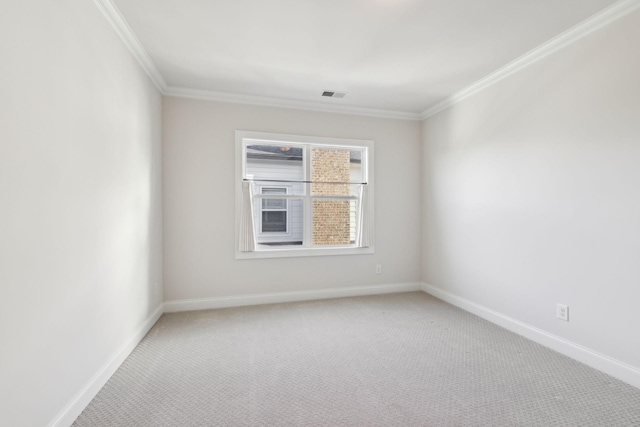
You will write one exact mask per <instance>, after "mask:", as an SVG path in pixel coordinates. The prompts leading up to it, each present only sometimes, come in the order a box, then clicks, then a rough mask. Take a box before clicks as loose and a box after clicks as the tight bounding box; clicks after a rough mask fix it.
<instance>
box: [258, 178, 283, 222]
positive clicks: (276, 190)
mask: <svg viewBox="0 0 640 427" xmlns="http://www.w3.org/2000/svg"><path fill="white" fill-rule="evenodd" d="M261 194H262V195H265V194H266V195H269V194H287V189H286V188H281V187H262V192H261ZM260 219H261V223H260V230H261V232H262V233H286V232H287V200H286V199H266V198H264V199H262V205H261V212H260Z"/></svg>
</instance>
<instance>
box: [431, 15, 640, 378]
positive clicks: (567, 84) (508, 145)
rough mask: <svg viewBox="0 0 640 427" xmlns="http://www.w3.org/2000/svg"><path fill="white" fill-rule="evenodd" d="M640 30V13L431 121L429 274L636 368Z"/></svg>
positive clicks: (455, 290) (453, 289)
mask: <svg viewBox="0 0 640 427" xmlns="http://www.w3.org/2000/svg"><path fill="white" fill-rule="evenodd" d="M639 40H640V13H639V12H634V13H633V14H632V15H629V16H626V17H624V18H622V19H621V20H620V21H618V22H616V23H614V24H613V25H610V26H608V27H606V28H604V29H601V30H599V31H597V32H596V33H593V34H591V35H589V36H587V37H586V38H584V39H582V40H580V41H579V42H577V43H575V44H573V45H571V46H569V47H567V48H565V49H563V50H561V51H559V52H557V53H555V54H553V55H551V56H549V57H547V58H545V59H543V60H541V61H539V62H537V63H535V64H534V65H533V66H530V67H528V68H526V69H524V70H522V71H520V72H518V73H517V74H514V75H512V76H510V77H508V78H507V79H505V80H502V81H501V82H500V83H498V84H496V85H494V86H492V87H490V88H488V89H486V90H484V91H482V92H480V93H478V94H477V95H475V96H473V97H471V98H468V99H467V100H465V101H463V102H461V103H459V104H456V105H455V106H453V107H452V108H450V109H448V110H445V111H443V112H441V113H440V114H438V115H436V116H434V117H431V118H429V119H427V120H426V121H425V122H424V124H423V140H424V144H423V145H424V150H423V155H424V158H423V175H424V176H423V182H424V199H423V201H424V204H423V214H424V220H423V233H424V234H423V253H422V260H423V278H424V280H425V281H426V282H428V283H430V284H431V285H433V286H436V287H438V288H440V289H442V290H445V291H446V292H449V293H452V294H454V295H457V296H460V297H463V298H466V299H469V300H471V301H473V302H475V303H477V304H480V305H482V306H485V307H487V308H489V309H491V310H495V311H497V312H499V313H502V314H504V315H507V316H510V317H512V318H515V319H517V320H519V321H521V322H525V323H527V324H529V325H531V326H534V327H536V328H540V329H542V330H544V331H547V332H550V333H552V334H555V335H557V336H560V337H562V338H564V339H567V340H570V341H573V342H574V343H577V344H579V345H581V346H584V347H587V348H588V349H591V350H595V351H596V352H599V353H602V354H604V355H606V356H608V357H611V358H614V359H617V360H619V361H622V362H624V363H626V364H629V365H631V366H634V367H636V368H640V334H639V333H638V325H640V310H639V309H638V303H639V302H640V101H639V100H640V84H639V76H640V55H639V54H638V52H639V51H640V44H639V42H638V41H639ZM558 302H559V303H564V304H568V305H569V307H570V322H569V323H566V322H563V321H561V320H557V319H556V318H555V309H556V303H558Z"/></svg>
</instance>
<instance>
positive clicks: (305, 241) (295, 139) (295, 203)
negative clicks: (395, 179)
mask: <svg viewBox="0 0 640 427" xmlns="http://www.w3.org/2000/svg"><path fill="white" fill-rule="evenodd" d="M236 170H237V172H236V194H237V197H236V258H267V257H286V256H310V255H345V254H365V253H373V141H363V140H352V139H336V138H320V137H309V136H295V135H279V134H267V133H258V132H245V131H237V132H236Z"/></svg>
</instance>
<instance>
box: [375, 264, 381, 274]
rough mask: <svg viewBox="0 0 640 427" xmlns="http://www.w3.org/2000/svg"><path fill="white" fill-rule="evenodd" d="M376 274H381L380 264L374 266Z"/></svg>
mask: <svg viewBox="0 0 640 427" xmlns="http://www.w3.org/2000/svg"><path fill="white" fill-rule="evenodd" d="M376 274H382V264H377V265H376Z"/></svg>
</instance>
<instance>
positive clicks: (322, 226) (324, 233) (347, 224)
mask: <svg viewBox="0 0 640 427" xmlns="http://www.w3.org/2000/svg"><path fill="white" fill-rule="evenodd" d="M312 222H313V223H312V234H313V244H314V245H349V244H351V243H353V242H354V241H355V230H356V228H355V224H356V215H355V200H334V199H314V200H313V221H312Z"/></svg>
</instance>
